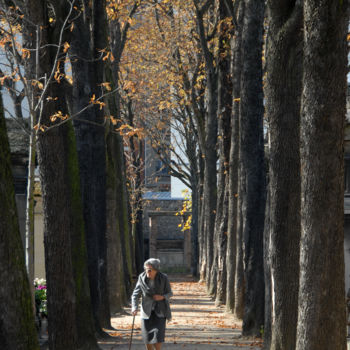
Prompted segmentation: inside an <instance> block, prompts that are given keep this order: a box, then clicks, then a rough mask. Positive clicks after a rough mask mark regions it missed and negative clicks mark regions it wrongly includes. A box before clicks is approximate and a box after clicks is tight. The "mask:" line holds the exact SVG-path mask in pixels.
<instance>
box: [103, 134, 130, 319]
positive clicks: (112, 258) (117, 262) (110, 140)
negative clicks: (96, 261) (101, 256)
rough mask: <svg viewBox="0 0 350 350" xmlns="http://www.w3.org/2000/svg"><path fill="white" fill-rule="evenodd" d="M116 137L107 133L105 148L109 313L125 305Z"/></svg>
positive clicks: (117, 310)
mask: <svg viewBox="0 0 350 350" xmlns="http://www.w3.org/2000/svg"><path fill="white" fill-rule="evenodd" d="M118 143H119V137H118V135H116V134H114V133H112V132H108V133H107V137H106V146H107V191H106V195H107V243H108V244H107V258H108V266H107V267H108V273H107V276H108V283H109V288H110V293H109V298H110V300H109V303H110V310H111V313H112V314H113V313H116V312H120V311H122V307H123V305H124V304H125V302H126V300H127V297H126V290H125V283H124V260H123V252H122V251H123V246H122V237H121V236H122V234H123V233H122V232H121V227H120V225H119V218H120V215H119V213H120V212H119V210H118V209H119V207H120V206H118V205H117V203H118V201H119V200H120V198H119V196H118V181H117V176H118V175H117V173H116V170H117V168H118V166H117V165H116V163H117V162H118V160H120V158H119V157H120V155H119V154H118V152H117V150H118Z"/></svg>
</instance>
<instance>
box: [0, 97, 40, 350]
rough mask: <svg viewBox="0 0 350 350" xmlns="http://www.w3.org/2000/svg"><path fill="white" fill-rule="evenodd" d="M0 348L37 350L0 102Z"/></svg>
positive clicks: (37, 345)
mask: <svg viewBox="0 0 350 350" xmlns="http://www.w3.org/2000/svg"><path fill="white" fill-rule="evenodd" d="M0 150H1V151H0V163H1V167H0V198H1V199H0V242H1V243H0V266H1V268H0V279H1V281H4V282H6V283H2V285H1V288H0V312H1V313H0V315H1V316H0V346H1V348H3V349H9V350H22V349H23V350H38V349H39V344H38V339H37V332H36V329H35V324H34V315H33V307H32V302H31V294H30V289H29V281H28V277H27V272H26V267H25V261H24V251H23V245H22V240H21V235H20V232H19V225H18V219H17V210H16V203H15V191H14V185H13V177H12V173H11V161H10V147H9V144H8V140H7V132H6V125H5V118H4V109H3V105H2V97H1V101H0Z"/></svg>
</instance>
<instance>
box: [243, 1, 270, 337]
mask: <svg viewBox="0 0 350 350" xmlns="http://www.w3.org/2000/svg"><path fill="white" fill-rule="evenodd" d="M264 4H265V2H264V1H263V0H247V1H246V4H245V13H244V24H243V32H242V62H243V65H242V75H241V106H240V108H241V109H240V113H241V115H240V162H241V169H240V170H241V173H240V177H241V178H242V186H241V192H240V193H239V196H240V197H241V199H242V217H243V226H242V230H243V231H242V234H243V243H244V266H245V270H244V272H245V280H246V289H245V291H246V293H245V310H244V317H243V334H244V335H255V336H260V329H261V326H263V324H264V271H263V230H264V214H265V166H264V141H263V124H262V122H263V115H264V107H263V92H262V33H263V20H264V7H265V6H264Z"/></svg>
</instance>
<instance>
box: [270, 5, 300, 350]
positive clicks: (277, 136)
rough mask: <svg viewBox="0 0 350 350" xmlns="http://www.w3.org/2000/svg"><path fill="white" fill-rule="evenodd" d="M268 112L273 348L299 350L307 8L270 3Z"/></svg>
mask: <svg viewBox="0 0 350 350" xmlns="http://www.w3.org/2000/svg"><path fill="white" fill-rule="evenodd" d="M268 6H269V7H268V10H269V32H268V39H267V80H266V89H265V94H266V113H267V117H268V123H269V141H270V142H269V146H270V147H269V186H270V209H269V212H270V225H269V226H270V234H269V236H270V255H271V256H270V259H269V260H270V262H271V279H272V286H273V289H272V290H271V292H272V299H271V300H272V305H271V307H272V309H271V311H272V313H271V317H272V319H271V322H272V335H271V336H272V338H271V347H270V349H271V350H292V349H295V340H296V326H297V323H298V322H297V317H298V315H297V305H298V289H299V244H300V153H299V139H300V137H299V131H300V126H299V124H300V99H301V81H302V50H303V37H302V19H303V15H302V11H303V9H302V4H301V2H300V1H299V0H296V1H292V2H291V1H289V0H287V1H279V0H277V1H275V0H270V1H268Z"/></svg>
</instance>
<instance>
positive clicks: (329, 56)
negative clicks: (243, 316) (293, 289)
mask: <svg viewBox="0 0 350 350" xmlns="http://www.w3.org/2000/svg"><path fill="white" fill-rule="evenodd" d="M348 20H349V14H348V1H346V0H345V1H336V2H335V1H331V0H324V1H322V2H320V1H315V0H306V1H305V2H304V60H303V64H304V65H303V96H302V108H301V232H302V234H301V249H300V252H301V253H300V287H299V309H298V327H297V345H296V349H297V350H306V349H307V350H316V349H317V350H326V349H337V350H344V349H346V312H345V310H346V308H345V307H346V306H345V288H344V228H343V224H344V223H343V219H344V164H343V163H344V159H343V145H344V121H345V118H344V116H345V112H346V109H345V106H346V86H347V83H346V74H347V43H346V35H347V28H348Z"/></svg>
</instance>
